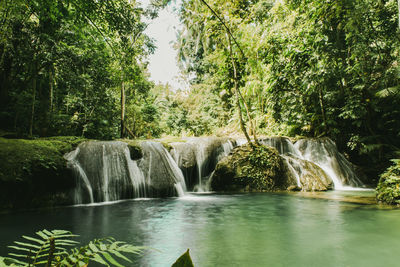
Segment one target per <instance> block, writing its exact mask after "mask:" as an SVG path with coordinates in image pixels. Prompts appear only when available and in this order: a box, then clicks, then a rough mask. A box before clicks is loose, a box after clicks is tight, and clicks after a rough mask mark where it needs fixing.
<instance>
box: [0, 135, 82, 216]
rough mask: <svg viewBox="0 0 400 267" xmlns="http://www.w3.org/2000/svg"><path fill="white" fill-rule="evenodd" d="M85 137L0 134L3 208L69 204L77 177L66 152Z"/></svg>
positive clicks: (1, 200)
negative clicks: (39, 136) (69, 197)
mask: <svg viewBox="0 0 400 267" xmlns="http://www.w3.org/2000/svg"><path fill="white" fill-rule="evenodd" d="M83 140H84V139H83V138H79V137H53V138H40V139H35V140H25V139H5V138H0V210H6V209H14V208H29V207H43V206H52V205H61V204H69V203H67V202H68V196H67V194H66V193H65V192H67V191H68V189H69V188H71V187H73V186H74V179H73V177H72V175H71V174H70V171H69V170H68V169H67V166H66V160H65V159H64V157H63V156H64V154H65V153H67V152H69V151H72V150H73V149H75V147H76V146H77V145H78V144H79V143H81V142H82V141H83Z"/></svg>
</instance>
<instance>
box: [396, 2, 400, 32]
mask: <svg viewBox="0 0 400 267" xmlns="http://www.w3.org/2000/svg"><path fill="white" fill-rule="evenodd" d="M397 7H398V9H399V12H398V13H399V30H400V0H397Z"/></svg>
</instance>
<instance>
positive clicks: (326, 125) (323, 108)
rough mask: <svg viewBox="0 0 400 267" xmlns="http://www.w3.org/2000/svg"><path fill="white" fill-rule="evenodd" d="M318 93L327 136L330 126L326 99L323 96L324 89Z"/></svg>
mask: <svg viewBox="0 0 400 267" xmlns="http://www.w3.org/2000/svg"><path fill="white" fill-rule="evenodd" d="M318 93H319V105H320V107H321V114H322V120H323V121H324V129H325V134H327V133H328V124H327V122H326V115H325V107H324V98H323V95H322V89H321V88H319V90H318Z"/></svg>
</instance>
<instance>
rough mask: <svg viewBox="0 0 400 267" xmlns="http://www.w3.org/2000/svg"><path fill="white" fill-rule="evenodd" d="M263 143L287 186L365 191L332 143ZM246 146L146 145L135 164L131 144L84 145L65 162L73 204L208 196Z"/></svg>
mask: <svg viewBox="0 0 400 267" xmlns="http://www.w3.org/2000/svg"><path fill="white" fill-rule="evenodd" d="M259 142H260V143H262V144H264V145H268V146H271V147H274V148H275V149H277V151H278V152H279V153H280V155H281V157H282V159H283V163H284V172H285V174H286V175H287V178H288V179H287V181H289V184H290V185H291V186H294V187H295V188H297V190H306V191H314V190H327V189H331V188H333V187H334V188H335V189H346V188H348V187H350V186H352V187H354V186H358V187H359V186H362V183H361V182H360V180H359V179H358V178H357V175H356V174H355V173H354V171H353V165H352V164H351V163H350V162H348V161H347V160H346V158H345V157H344V156H343V155H342V154H341V153H339V152H338V151H337V148H336V145H335V144H334V143H333V142H332V140H330V139H328V138H323V139H300V140H298V141H297V142H295V143H293V142H291V140H290V139H289V138H286V137H270V138H263V139H260V140H259ZM242 143H243V142H242V141H240V140H239V141H234V140H232V139H228V138H220V137H201V138H186V139H184V140H183V142H175V143H171V144H170V145H171V147H172V149H171V151H170V152H168V151H167V150H166V149H165V148H164V146H163V145H162V144H161V143H159V142H154V141H143V142H141V143H140V147H141V150H142V154H143V157H142V158H140V159H137V160H132V159H131V154H130V150H129V146H128V144H127V143H124V142H121V141H107V142H106V141H88V142H83V143H82V144H80V145H79V146H78V147H77V148H76V149H75V150H74V151H72V152H70V153H67V154H66V155H65V156H64V157H65V159H66V160H67V164H68V167H69V168H70V169H71V170H72V171H73V172H74V174H75V176H76V186H75V188H74V190H73V192H71V194H72V198H73V199H74V203H76V204H80V203H93V202H105V201H115V200H120V199H130V198H146V197H169V196H183V195H184V194H185V192H186V191H187V190H189V191H197V192H204V191H207V190H208V180H209V177H210V175H211V174H212V173H213V171H214V169H215V166H216V164H217V163H218V161H219V160H221V159H222V158H223V157H225V156H228V155H229V154H230V153H231V151H232V149H234V147H235V146H236V145H238V144H242Z"/></svg>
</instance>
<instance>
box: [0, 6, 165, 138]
mask: <svg viewBox="0 0 400 267" xmlns="http://www.w3.org/2000/svg"><path fill="white" fill-rule="evenodd" d="M160 7H161V6H160ZM156 11H157V8H156V7H152V12H151V14H150V13H149V12H147V11H145V10H143V9H142V8H141V7H140V3H138V2H136V1H127V0H113V1H100V2H99V1H93V0H88V1H76V0H74V1H52V0H34V1H29V2H26V1H23V0H16V1H8V0H6V1H2V2H1V4H0V17H1V18H2V23H1V26H0V32H1V35H0V58H1V60H0V123H1V128H3V129H7V130H10V131H13V132H16V133H17V135H18V136H22V137H24V136H27V135H29V136H32V135H33V136H49V135H76V136H85V137H88V138H97V139H111V138H115V137H116V136H118V134H119V125H120V124H119V118H120V116H119V115H120V91H121V87H123V88H125V91H126V98H127V106H128V109H129V108H131V109H132V107H131V106H132V105H134V104H136V102H135V101H137V100H136V99H137V98H139V97H140V96H141V95H146V94H147V92H148V90H149V88H150V87H151V83H150V82H149V81H148V80H147V77H146V74H145V73H146V63H145V60H146V57H147V55H148V54H149V53H152V52H153V51H154V45H153V44H152V42H151V40H150V39H149V38H148V37H147V36H146V35H145V34H144V33H143V32H144V30H145V28H146V25H145V23H144V22H142V21H141V20H142V18H143V17H144V16H147V15H148V16H151V17H154V16H156ZM139 112H140V111H139Z"/></svg>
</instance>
